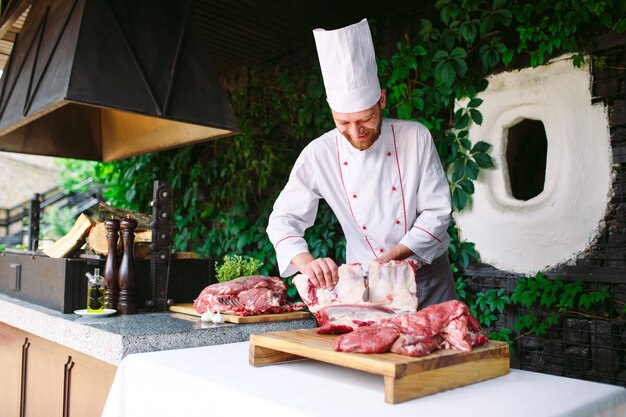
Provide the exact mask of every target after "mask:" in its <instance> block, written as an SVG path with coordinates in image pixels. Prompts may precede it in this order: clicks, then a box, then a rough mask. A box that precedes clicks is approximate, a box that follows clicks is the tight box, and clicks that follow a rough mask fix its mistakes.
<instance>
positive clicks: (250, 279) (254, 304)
mask: <svg viewBox="0 0 626 417" xmlns="http://www.w3.org/2000/svg"><path fill="white" fill-rule="evenodd" d="M193 306H194V308H195V310H196V311H197V312H198V313H204V312H205V311H207V310H210V311H212V312H217V311H219V312H220V313H234V314H238V315H240V316H247V315H255V314H265V313H281V312H287V311H296V310H303V309H304V307H305V306H304V305H303V304H302V303H288V302H287V287H286V286H285V283H284V282H283V281H282V280H281V279H280V278H278V277H266V276H262V275H250V276H247V277H240V278H237V279H234V280H232V281H227V282H220V283H217V284H212V285H209V286H208V287H206V288H205V289H203V290H202V292H201V293H200V295H199V296H198V298H196V299H195V300H194V303H193Z"/></svg>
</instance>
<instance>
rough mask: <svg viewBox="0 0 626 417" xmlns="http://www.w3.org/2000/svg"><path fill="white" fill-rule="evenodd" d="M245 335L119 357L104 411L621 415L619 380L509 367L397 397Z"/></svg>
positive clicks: (358, 375) (366, 378) (625, 405)
mask: <svg viewBox="0 0 626 417" xmlns="http://www.w3.org/2000/svg"><path fill="white" fill-rule="evenodd" d="M248 348H249V343H248V342H240V343H233V344H225V345H216V346H207V347H200V348H191V349H179V350H171V351H162V352H150V353H140V354H132V355H128V356H126V357H125V358H124V359H123V360H122V362H121V364H120V366H119V368H118V371H117V374H116V376H115V380H114V382H113V386H112V388H111V391H110V393H109V396H108V398H107V402H106V405H105V408H104V413H103V417H125V416H128V417H139V416H174V415H177V416H219V415H224V416H226V415H228V416H232V415H235V416H237V415H254V416H255V417H260V416H272V417H276V416H290V417H291V416H359V417H366V416H391V415H393V416H394V417H396V416H397V417H401V416H412V417H415V416H437V417H445V416H455V417H459V416H473V415H476V416H480V417H491V416H493V417H501V416H507V417H517V416H519V417H522V416H523V417H527V416H533V417H543V416H546V417H547V416H555V417H556V416H567V417H583V416H584V417H588V416H598V417H618V416H620V417H622V416H626V389H624V388H623V387H618V386H613V385H606V384H599V383H595V382H588V381H582V380H577V379H571V378H563V377H558V376H552V375H546V374H540V373H534V372H528V371H520V370H514V369H512V370H511V373H510V374H508V375H505V376H502V377H499V378H495V379H492V380H488V381H485V382H480V383H477V384H473V385H469V386H466V387H462V388H457V389H454V390H450V391H445V392H442V393H439V394H435V395H431V396H428V397H424V398H419V399H416V400H412V401H407V402H404V403H400V404H394V405H392V404H386V403H385V402H384V398H383V397H384V393H383V378H382V377H379V376H375V375H371V374H368V373H365V372H360V371H355V370H351V369H346V368H342V367H338V366H335V365H330V364H325V363H321V362H317V361H310V360H304V361H297V362H291V363H282V364H277V365H270V366H265V367H260V368H255V367H252V366H251V365H249V364H248Z"/></svg>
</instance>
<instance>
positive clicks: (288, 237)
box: [274, 236, 302, 248]
mask: <svg viewBox="0 0 626 417" xmlns="http://www.w3.org/2000/svg"><path fill="white" fill-rule="evenodd" d="M292 237H302V236H286V237H284V238H282V239H281V240H279V241H278V242H276V244H275V245H274V248H276V247H277V246H278V244H279V243H280V242H282V241H283V240H285V239H290V238H292Z"/></svg>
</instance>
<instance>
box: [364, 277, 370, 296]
mask: <svg viewBox="0 0 626 417" xmlns="http://www.w3.org/2000/svg"><path fill="white" fill-rule="evenodd" d="M363 284H365V289H364V290H363V302H364V303H367V302H368V301H369V300H370V285H369V284H370V283H369V278H368V273H367V272H366V273H365V274H363Z"/></svg>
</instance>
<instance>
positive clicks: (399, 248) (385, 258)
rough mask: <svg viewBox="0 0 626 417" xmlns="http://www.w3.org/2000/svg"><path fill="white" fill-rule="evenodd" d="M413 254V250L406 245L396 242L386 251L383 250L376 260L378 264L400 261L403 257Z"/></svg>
mask: <svg viewBox="0 0 626 417" xmlns="http://www.w3.org/2000/svg"><path fill="white" fill-rule="evenodd" d="M413 255H415V254H414V253H413V251H412V250H411V249H409V248H407V247H406V246H404V245H402V244H400V243H398V244H397V245H396V246H394V247H393V248H391V249H390V250H388V251H387V252H383V254H382V255H380V256H379V257H378V258H376V261H378V263H380V264H384V263H387V262H389V261H401V260H403V259H406V258H409V257H411V256H413Z"/></svg>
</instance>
